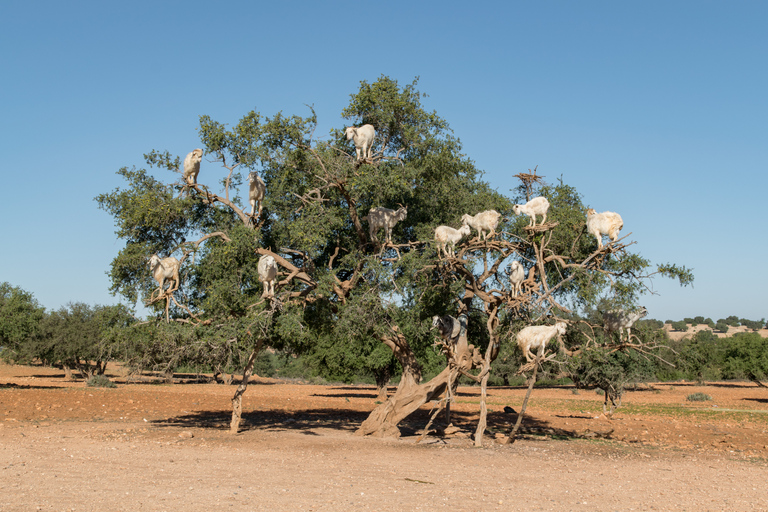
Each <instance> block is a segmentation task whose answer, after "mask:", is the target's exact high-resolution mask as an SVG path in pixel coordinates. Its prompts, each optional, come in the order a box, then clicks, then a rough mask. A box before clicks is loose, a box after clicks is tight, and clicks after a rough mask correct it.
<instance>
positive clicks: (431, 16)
mask: <svg viewBox="0 0 768 512" xmlns="http://www.w3.org/2000/svg"><path fill="white" fill-rule="evenodd" d="M767 21H768V2H763V1H738V2H710V1H702V0H696V1H668V0H666V1H647V0H646V1H642V2H640V1H636V2H615V1H586V0H585V1H579V2H575V1H570V0H569V1H542V2H520V1H507V2H473V3H472V4H471V5H470V3H469V2H450V1H448V2H446V1H441V2H433V1H422V2H400V1H390V2H355V3H348V2H347V3H344V2H291V1H286V2H269V3H268V4H267V3H265V2H227V1H223V2H216V3H213V2H195V1H185V2H143V1H134V2H121V3H117V2H101V1H99V2H95V1H94V2H78V1H73V2H59V1H56V2H53V1H35V2H29V1H16V0H5V1H4V2H2V3H0V52H1V53H0V65H1V66H2V75H1V76H2V78H1V79H0V80H2V82H0V83H2V95H0V151H2V155H3V164H2V165H3V167H4V170H3V173H2V175H3V181H4V185H5V187H4V189H5V190H4V192H5V193H4V198H3V201H0V215H1V216H2V219H3V223H2V228H0V229H1V230H2V235H3V236H2V242H0V269H2V270H0V282H1V281H8V282H10V283H11V284H13V285H15V286H20V287H22V288H23V289H25V290H27V291H30V292H32V293H33V294H34V295H35V297H36V298H37V299H38V301H39V302H40V303H41V304H42V305H44V306H45V307H47V308H49V309H56V308H59V307H61V306H62V305H64V304H66V303H67V302H69V301H82V302H86V303H89V304H112V303H115V302H117V299H116V298H115V297H112V296H111V295H110V294H109V292H108V288H109V280H108V278H107V275H106V272H107V271H108V268H109V264H110V262H111V260H112V258H113V257H114V256H115V255H116V254H117V252H118V251H119V249H120V248H121V247H122V244H121V242H120V241H118V240H117V238H116V236H115V235H114V230H115V228H114V225H113V220H112V218H111V217H110V216H109V215H108V214H107V213H106V212H103V211H101V210H99V209H98V208H97V206H96V203H95V202H94V200H93V198H94V197H95V196H97V195H98V194H100V193H104V192H109V191H111V190H113V189H114V188H116V187H120V186H123V183H122V181H121V180H120V179H119V177H118V176H116V174H115V172H116V171H117V170H118V169H119V168H121V167H124V166H129V167H130V166H133V165H135V166H137V167H140V166H142V165H143V159H142V155H143V154H145V153H148V152H149V151H150V150H152V149H158V150H168V151H171V152H172V153H174V154H177V155H180V156H183V155H185V154H186V153H187V152H188V151H190V150H191V149H193V148H195V147H198V146H200V143H199V137H198V135H197V126H198V119H199V116H200V115H209V116H211V117H212V118H213V119H214V120H217V121H219V122H223V123H227V124H234V123H236V122H237V121H238V120H239V119H240V117H241V116H243V115H244V114H246V113H247V112H248V111H250V110H258V111H260V112H261V113H262V114H265V115H270V116H271V115H273V114H275V113H276V112H278V111H283V112H284V113H286V114H298V115H306V114H307V113H308V109H307V107H306V106H305V105H306V104H311V105H314V107H315V109H316V111H317V113H318V116H319V121H320V125H319V128H318V131H317V133H318V134H325V133H328V131H329V130H330V129H331V128H340V127H342V126H344V124H345V122H344V120H343V119H342V118H341V117H340V113H341V110H342V109H343V108H344V107H345V106H346V105H347V104H348V102H349V97H350V94H352V93H354V92H356V91H357V89H358V87H359V84H360V81H361V80H366V81H368V82H372V81H375V80H376V79H377V78H378V77H379V76H380V75H387V76H389V77H391V78H394V79H396V80H398V81H399V82H400V83H401V84H403V85H404V84H407V83H410V82H411V81H412V80H413V78H414V77H416V76H419V77H420V81H419V86H418V87H419V89H420V90H421V91H422V92H426V93H427V94H428V95H429V97H428V98H425V99H424V100H423V105H424V106H425V107H426V108H427V109H429V110H436V111H437V112H438V114H439V115H440V116H441V117H443V118H444V119H446V120H447V121H448V122H449V124H450V126H451V128H452V129H453V130H454V134H455V135H456V136H457V137H459V138H460V139H461V141H462V143H463V145H464V150H465V153H466V154H467V155H468V156H469V157H470V158H471V159H472V160H474V161H475V163H476V165H477V167H478V168H480V169H482V170H484V171H485V173H486V174H485V178H486V180H487V181H489V182H490V183H491V185H492V186H493V187H495V188H497V189H498V190H499V191H500V192H502V193H509V191H510V189H511V188H513V187H514V186H515V185H516V180H515V179H514V178H513V175H514V174H517V173H519V172H521V171H525V170H527V169H529V168H530V169H532V168H533V167H534V166H537V165H538V169H539V174H542V175H544V176H546V179H547V180H548V181H554V180H556V179H558V178H560V177H562V179H563V180H564V181H565V182H566V183H568V184H570V185H573V186H575V187H576V188H577V189H578V190H579V191H580V192H581V194H582V195H583V198H584V202H585V203H586V204H587V205H589V206H591V207H593V208H595V209H596V210H597V211H604V210H613V211H618V212H619V213H621V215H622V217H623V218H624V225H625V227H624V230H623V231H622V234H627V233H630V232H631V233H632V235H631V237H630V240H632V241H635V242H637V244H636V245H635V246H634V249H635V250H636V251H637V252H639V253H640V254H641V255H643V256H644V257H646V258H648V259H650V260H651V261H653V262H656V263H665V262H674V263H678V264H682V265H686V266H688V267H691V268H693V269H694V273H695V276H696V280H695V283H694V287H693V288H690V287H688V288H681V287H680V286H679V285H678V284H676V283H675V282H672V281H669V280H664V279H656V280H654V281H653V283H652V286H653V289H654V291H655V292H656V293H657V295H651V296H646V297H644V298H643V299H642V300H641V303H642V304H643V305H645V306H646V307H647V308H648V309H649V311H650V315H649V316H650V317H652V318H657V319H660V320H666V319H673V320H677V319H682V318H684V317H687V316H696V315H703V316H706V317H711V318H713V319H715V320H717V319H718V318H723V317H725V316H728V315H737V316H739V317H746V318H750V319H760V318H763V317H768V313H767V310H768V308H767V307H766V302H767V301H766V289H768V278H766V274H765V272H763V271H762V264H763V261H764V260H765V256H766V248H767V245H768V242H767V241H766V240H767V239H768V237H766V229H765V227H764V225H765V219H766V213H767V211H768V208H766V205H765V201H764V197H765V194H766V190H768V178H767V177H766V175H767V173H768V144H766V142H768V141H767V140H766V135H767V134H768V126H767V125H766V120H768V65H766V64H767V63H768V31H766V29H765V27H766V22H767ZM203 163H204V165H205V161H204V162H203Z"/></svg>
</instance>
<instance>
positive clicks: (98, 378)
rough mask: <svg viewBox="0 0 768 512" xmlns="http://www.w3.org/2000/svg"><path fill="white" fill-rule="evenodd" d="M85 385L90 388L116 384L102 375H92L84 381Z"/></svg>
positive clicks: (114, 386)
mask: <svg viewBox="0 0 768 512" xmlns="http://www.w3.org/2000/svg"><path fill="white" fill-rule="evenodd" d="M85 385H86V386H88V387H90V388H116V387H117V384H115V383H114V382H112V381H111V380H109V379H108V378H107V377H106V376H104V375H93V376H91V377H90V378H89V379H88V380H87V381H86V382H85Z"/></svg>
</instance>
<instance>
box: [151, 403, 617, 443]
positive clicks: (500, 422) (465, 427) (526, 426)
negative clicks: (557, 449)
mask: <svg viewBox="0 0 768 512" xmlns="http://www.w3.org/2000/svg"><path fill="white" fill-rule="evenodd" d="M334 396H338V395H334ZM430 416H431V411H430V410H428V409H420V410H418V411H416V412H414V413H413V414H411V415H410V416H409V417H408V418H406V419H405V420H403V421H401V422H400V424H399V425H398V426H399V428H400V432H401V437H403V438H408V437H415V436H420V435H421V433H422V431H423V429H424V427H426V425H427V423H428V422H429V418H430ZM367 417H368V413H367V412H361V411H355V410H351V409H309V410H304V411H297V412H285V411H278V410H272V411H259V412H249V413H244V414H243V416H242V420H241V423H240V430H239V431H240V432H241V433H242V432H249V431H266V432H286V431H293V432H300V433H302V434H305V435H310V436H317V435H321V434H319V433H318V432H316V430H317V429H333V430H338V431H340V432H348V433H353V432H355V431H356V430H357V429H358V428H359V427H360V425H361V424H362V423H363V421H365V419H366V418H367ZM568 417H571V416H568ZM572 417H573V418H579V419H581V418H588V416H584V417H583V416H578V415H576V416H572ZM231 418H232V411H226V410H218V411H202V412H197V413H194V414H187V415H183V416H176V417H173V418H167V419H163V420H155V421H153V422H152V424H153V425H155V426H158V427H181V428H201V429H211V430H229V423H230V420H231ZM477 419H478V418H477V413H476V412H457V411H454V412H452V414H451V424H450V426H449V425H446V422H445V415H444V413H441V414H439V415H438V417H437V418H436V419H435V420H434V422H433V423H432V425H431V426H430V433H429V436H428V437H431V438H434V437H438V438H446V437H453V436H456V437H465V438H472V437H474V433H475V430H476V428H477ZM516 420H517V414H516V413H511V412H501V411H500V412H489V413H488V426H487V429H486V434H485V435H486V436H489V437H494V436H495V435H496V434H501V435H506V434H508V433H509V432H510V431H511V430H512V427H513V426H514V424H515V421H516ZM449 427H450V428H449ZM612 433H613V429H608V430H602V431H591V430H589V429H584V430H567V429H562V428H554V427H552V426H551V425H550V423H549V422H547V421H542V420H538V419H537V418H536V417H533V416H526V417H525V418H523V422H522V424H521V426H520V430H519V431H518V438H526V439H543V438H545V439H556V440H568V439H597V438H602V439H610V438H611V434H612Z"/></svg>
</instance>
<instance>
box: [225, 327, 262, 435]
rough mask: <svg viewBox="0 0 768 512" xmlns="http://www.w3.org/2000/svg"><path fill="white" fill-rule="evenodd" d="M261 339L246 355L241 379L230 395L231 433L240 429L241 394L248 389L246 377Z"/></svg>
mask: <svg viewBox="0 0 768 512" xmlns="http://www.w3.org/2000/svg"><path fill="white" fill-rule="evenodd" d="M261 343H262V340H259V341H258V342H257V343H256V348H254V349H253V352H251V355H250V356H248V362H247V363H246V364H245V368H244V369H243V380H241V381H240V385H239V386H237V390H236V391H235V396H233V397H232V421H230V423H229V432H230V433H231V434H237V433H238V431H239V429H240V418H241V417H242V413H243V394H244V393H245V390H246V389H248V379H250V378H251V372H252V371H253V365H254V363H255V362H256V356H257V355H259V351H260V350H261Z"/></svg>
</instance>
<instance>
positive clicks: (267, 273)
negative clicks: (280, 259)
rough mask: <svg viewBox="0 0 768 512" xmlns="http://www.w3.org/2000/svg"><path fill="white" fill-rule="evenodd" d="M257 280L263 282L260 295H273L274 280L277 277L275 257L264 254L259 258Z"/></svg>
mask: <svg viewBox="0 0 768 512" xmlns="http://www.w3.org/2000/svg"><path fill="white" fill-rule="evenodd" d="M258 269H259V281H261V282H262V283H264V291H263V292H262V293H261V296H262V297H273V296H274V295H275V280H276V279H277V262H276V261H275V258H273V257H272V256H270V255H269V254H266V255H264V256H262V257H261V258H259V266H258Z"/></svg>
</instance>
